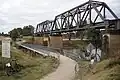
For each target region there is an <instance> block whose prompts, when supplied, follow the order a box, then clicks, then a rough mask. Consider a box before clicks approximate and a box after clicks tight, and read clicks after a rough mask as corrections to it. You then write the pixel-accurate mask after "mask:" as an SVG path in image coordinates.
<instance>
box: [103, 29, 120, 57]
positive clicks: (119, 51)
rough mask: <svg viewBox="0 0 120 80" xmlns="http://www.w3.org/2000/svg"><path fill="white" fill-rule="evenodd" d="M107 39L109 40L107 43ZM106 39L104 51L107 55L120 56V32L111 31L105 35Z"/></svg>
mask: <svg viewBox="0 0 120 80" xmlns="http://www.w3.org/2000/svg"><path fill="white" fill-rule="evenodd" d="M105 36H106V37H105ZM105 38H107V39H106V41H105V40H104V39H105ZM104 39H103V42H104V43H105V44H103V49H105V50H104V51H105V53H106V55H107V56H108V57H113V56H116V55H120V30H109V31H108V32H107V33H105V34H104Z"/></svg>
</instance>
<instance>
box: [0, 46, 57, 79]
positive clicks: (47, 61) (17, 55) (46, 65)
mask: <svg viewBox="0 0 120 80" xmlns="http://www.w3.org/2000/svg"><path fill="white" fill-rule="evenodd" d="M11 56H12V58H11V59H5V58H4V63H7V62H10V61H11V60H12V59H17V63H19V64H20V65H21V71H20V72H17V73H15V74H13V75H11V76H7V75H6V74H5V71H3V64H2V62H3V58H2V57H1V47H0V80H39V79H40V78H42V77H43V76H45V75H47V74H48V73H50V72H52V71H54V70H56V68H57V67H58V65H56V64H57V63H58V60H57V59H55V58H52V57H46V58H44V57H42V56H40V55H37V56H34V57H31V56H30V55H29V54H27V53H25V52H23V51H21V50H18V49H16V48H11Z"/></svg>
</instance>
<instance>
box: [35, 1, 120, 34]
mask: <svg viewBox="0 0 120 80" xmlns="http://www.w3.org/2000/svg"><path fill="white" fill-rule="evenodd" d="M106 11H107V12H108V13H110V15H112V18H113V19H115V20H113V21H114V22H115V23H116V20H117V19H118V17H117V16H116V15H115V13H114V12H113V11H112V10H111V9H110V8H109V7H108V6H107V4H106V3H104V2H99V1H88V2H86V3H84V4H82V5H79V6H77V7H75V8H73V9H71V10H68V11H66V12H64V13H62V14H60V15H57V16H56V17H55V19H54V20H53V21H48V20H47V21H45V22H42V23H40V24H38V25H37V28H36V32H39V33H43V34H45V33H47V34H52V33H62V32H71V31H79V30H84V29H87V28H105V27H106V26H110V24H109V22H112V21H111V20H108V18H107V16H106V15H107V14H108V13H107V12H106ZM99 19H100V22H99ZM114 28H115V27H114Z"/></svg>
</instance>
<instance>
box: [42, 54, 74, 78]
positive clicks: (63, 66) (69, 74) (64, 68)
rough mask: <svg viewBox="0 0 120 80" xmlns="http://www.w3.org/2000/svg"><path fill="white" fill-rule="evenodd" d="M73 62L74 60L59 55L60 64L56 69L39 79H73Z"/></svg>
mask: <svg viewBox="0 0 120 80" xmlns="http://www.w3.org/2000/svg"><path fill="white" fill-rule="evenodd" d="M75 64H76V62H75V61H73V60H71V59H70V58H68V57H65V56H62V55H60V65H59V67H58V69H57V70H56V71H55V72H53V73H51V74H48V76H45V77H44V78H43V79H40V80H73V78H74V77H75V71H74V67H75Z"/></svg>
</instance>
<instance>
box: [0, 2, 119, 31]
mask: <svg viewBox="0 0 120 80" xmlns="http://www.w3.org/2000/svg"><path fill="white" fill-rule="evenodd" d="M86 1H88V0H0V32H9V31H10V30H12V29H13V28H17V27H23V26H26V25H29V24H31V25H33V26H34V27H36V25H37V23H40V22H42V21H45V20H53V19H54V17H55V16H56V15H58V14H60V13H63V12H64V11H66V10H69V9H71V8H73V7H76V6H78V5H80V4H82V3H84V2H86ZM100 1H104V2H106V3H107V4H108V6H109V7H110V8H111V9H112V10H113V11H114V12H115V13H116V15H117V16H118V17H120V0H100Z"/></svg>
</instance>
